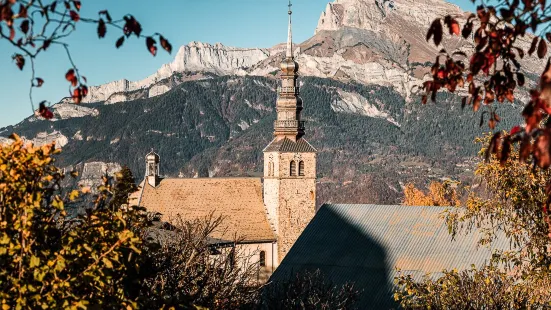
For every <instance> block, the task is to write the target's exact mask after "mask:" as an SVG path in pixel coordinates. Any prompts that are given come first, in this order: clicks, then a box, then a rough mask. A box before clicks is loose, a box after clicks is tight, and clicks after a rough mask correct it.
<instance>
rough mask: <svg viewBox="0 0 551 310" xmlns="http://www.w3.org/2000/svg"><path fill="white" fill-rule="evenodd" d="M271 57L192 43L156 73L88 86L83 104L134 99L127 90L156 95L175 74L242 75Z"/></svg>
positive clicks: (253, 51) (250, 50) (264, 52)
mask: <svg viewBox="0 0 551 310" xmlns="http://www.w3.org/2000/svg"><path fill="white" fill-rule="evenodd" d="M269 56H270V51H269V50H267V49H260V48H236V47H229V46H224V45H222V44H220V43H217V44H214V45H211V44H208V43H201V42H191V43H190V44H188V45H185V46H182V47H180V49H179V50H178V53H177V54H176V57H175V58H174V61H173V62H172V63H169V64H165V65H163V66H162V67H161V68H160V69H159V70H158V71H157V72H155V73H154V74H152V75H150V76H149V77H147V78H145V79H143V80H140V81H135V82H132V81H128V80H120V81H114V82H110V83H107V84H103V85H100V86H92V87H90V94H89V95H88V96H87V97H86V98H85V99H84V103H90V102H107V103H118V102H124V101H128V100H132V99H135V98H134V97H129V96H127V95H126V93H129V92H135V91H140V90H146V92H145V94H142V95H141V96H139V98H143V97H145V98H151V97H155V96H159V95H161V94H163V93H165V92H167V91H168V90H170V89H171V87H170V86H169V85H167V84H166V83H164V80H166V79H168V78H170V77H172V76H173V75H174V74H176V73H182V72H209V73H214V74H216V75H245V74H247V69H248V68H250V67H251V66H253V65H255V64H257V63H259V62H261V61H263V60H264V59H266V58H268V57H269Z"/></svg>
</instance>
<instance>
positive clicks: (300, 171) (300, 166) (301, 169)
mask: <svg viewBox="0 0 551 310" xmlns="http://www.w3.org/2000/svg"><path fill="white" fill-rule="evenodd" d="M298 175H300V176H304V162H303V161H302V160H301V161H300V162H299V163H298Z"/></svg>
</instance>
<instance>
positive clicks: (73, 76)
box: [65, 69, 78, 86]
mask: <svg viewBox="0 0 551 310" xmlns="http://www.w3.org/2000/svg"><path fill="white" fill-rule="evenodd" d="M65 79H66V80H67V81H69V82H71V85H73V86H76V85H77V83H78V81H77V76H76V74H75V70H74V69H69V71H67V73H65Z"/></svg>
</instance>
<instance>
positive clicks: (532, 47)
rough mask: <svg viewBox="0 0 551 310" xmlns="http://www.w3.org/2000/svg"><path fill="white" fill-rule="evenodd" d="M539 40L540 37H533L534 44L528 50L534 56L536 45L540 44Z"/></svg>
mask: <svg viewBox="0 0 551 310" xmlns="http://www.w3.org/2000/svg"><path fill="white" fill-rule="evenodd" d="M538 40H539V38H538V37H535V38H534V39H532V44H531V45H530V49H529V50H528V55H530V56H532V54H534V52H535V51H536V47H537V46H538Z"/></svg>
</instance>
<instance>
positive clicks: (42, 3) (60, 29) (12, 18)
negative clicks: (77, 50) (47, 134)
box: [0, 0, 172, 119]
mask: <svg viewBox="0 0 551 310" xmlns="http://www.w3.org/2000/svg"><path fill="white" fill-rule="evenodd" d="M83 2H84V3H85V1H80V0H39V1H35V0H0V41H2V40H3V41H6V42H8V43H9V44H10V45H11V46H12V47H13V48H14V49H15V50H16V52H15V53H14V54H13V56H12V58H13V60H14V61H15V64H16V65H17V67H19V69H21V70H23V68H24V67H25V66H27V64H30V67H31V74H32V77H31V81H32V82H31V83H32V84H31V85H30V87H31V89H30V94H31V96H30V99H31V106H32V109H33V111H34V112H35V113H36V114H37V115H40V116H42V117H44V118H46V119H50V118H52V117H53V113H52V112H51V111H50V110H49V109H48V107H47V106H46V102H45V101H42V102H40V104H39V108H38V110H36V111H35V107H34V104H33V98H32V90H33V87H41V86H42V84H43V83H44V79H42V78H41V77H39V76H37V74H36V72H35V60H36V58H37V56H38V55H39V54H41V53H44V52H46V51H48V48H49V47H50V46H53V45H59V46H62V47H63V48H64V49H65V51H66V53H67V60H68V62H69V63H70V68H69V69H68V71H67V73H66V74H65V78H66V79H67V81H68V83H69V85H70V91H69V97H71V98H72V99H73V101H74V102H75V103H80V102H81V101H82V99H83V98H84V97H86V96H87V94H88V87H87V86H86V84H87V82H86V78H85V77H84V76H83V75H82V74H81V73H80V72H79V70H78V68H77V66H76V64H75V63H74V62H73V59H72V57H71V53H70V50H69V44H68V43H67V40H66V39H67V37H68V36H70V35H71V34H72V33H73V32H74V31H75V30H76V25H77V24H78V23H92V24H97V35H98V38H100V39H101V38H104V37H105V35H106V33H107V29H108V27H112V28H115V29H117V31H121V36H120V37H119V38H118V39H117V41H116V42H115V46H116V48H119V47H121V46H122V45H123V43H124V41H125V40H127V39H129V38H130V37H131V36H133V35H135V36H136V37H137V38H141V39H143V40H145V44H146V48H147V50H148V51H149V52H150V53H151V54H152V55H153V56H155V55H156V54H157V41H158V43H159V44H160V45H161V47H162V48H163V49H165V50H166V51H167V52H169V53H170V52H171V51H172V45H171V44H170V43H169V41H168V40H167V39H166V38H164V37H163V36H162V35H161V34H159V33H155V34H151V35H145V34H143V33H142V26H141V24H140V23H139V22H138V20H136V18H135V17H134V16H132V15H130V14H127V15H125V16H123V17H122V18H120V19H113V18H112V17H111V15H110V14H109V11H108V10H102V11H99V12H98V16H97V17H95V18H91V17H85V16H81V15H80V9H81V7H82V5H83Z"/></svg>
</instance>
